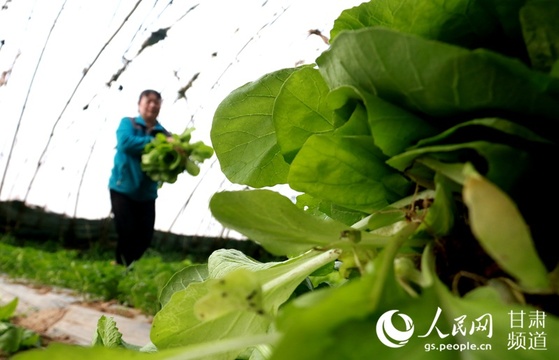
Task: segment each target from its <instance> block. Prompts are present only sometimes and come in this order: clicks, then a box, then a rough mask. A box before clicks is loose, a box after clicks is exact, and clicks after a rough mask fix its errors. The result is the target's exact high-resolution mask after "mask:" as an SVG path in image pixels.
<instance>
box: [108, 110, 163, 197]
mask: <svg viewBox="0 0 559 360" xmlns="http://www.w3.org/2000/svg"><path fill="white" fill-rule="evenodd" d="M160 132H162V133H165V134H167V135H170V133H169V132H168V131H167V130H165V128H164V127H163V126H161V124H159V122H157V123H156V125H155V127H154V128H153V130H152V131H151V132H149V133H148V131H147V128H146V123H145V121H144V119H142V117H141V116H137V117H135V118H131V117H125V118H122V120H120V125H119V126H118V129H117V130H116V141H117V142H116V154H115V157H114V165H113V169H112V172H111V177H110V179H109V189H111V190H114V191H117V192H119V193H122V194H125V195H128V196H129V197H130V198H132V199H134V200H137V201H149V200H155V199H156V198H157V190H158V187H159V183H158V182H156V181H153V180H151V178H149V177H148V176H147V175H146V173H144V172H143V171H142V164H141V162H142V152H143V150H144V147H145V146H146V144H147V143H149V142H150V141H152V139H153V137H154V136H155V135H156V134H157V133H160Z"/></svg>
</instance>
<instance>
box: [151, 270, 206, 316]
mask: <svg viewBox="0 0 559 360" xmlns="http://www.w3.org/2000/svg"><path fill="white" fill-rule="evenodd" d="M207 278H208V266H207V264H196V265H190V266H187V267H185V268H184V269H182V270H180V271H177V272H176V273H175V274H173V276H171V278H170V279H169V280H168V281H167V283H166V284H165V286H164V287H163V289H161V293H160V294H159V302H160V303H161V307H163V306H165V305H166V304H167V303H168V302H169V300H170V299H171V296H173V294H174V293H175V292H177V291H180V290H183V289H186V287H187V286H188V285H189V284H191V283H193V282H201V281H204V280H206V279H207Z"/></svg>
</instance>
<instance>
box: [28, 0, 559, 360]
mask: <svg viewBox="0 0 559 360" xmlns="http://www.w3.org/2000/svg"><path fill="white" fill-rule="evenodd" d="M556 19H559V2H558V1H556V0H450V1H449V0H423V1H412V0H373V1H369V2H365V3H363V4H361V5H359V6H356V7H354V8H351V9H348V10H345V11H343V12H342V13H341V14H340V16H339V17H338V19H337V20H336V21H335V23H334V27H333V29H332V31H331V33H330V37H331V40H330V47H329V49H328V50H327V51H325V52H324V53H322V54H321V55H320V56H319V57H318V58H317V59H316V64H313V65H305V66H300V67H295V68H287V69H281V70H278V71H274V72H272V73H269V74H266V75H264V76H263V77H261V78H259V79H257V80H255V81H254V82H250V83H247V84H245V85H243V86H241V87H239V88H238V89H236V90H234V91H233V92H232V93H230V94H229V95H228V96H227V97H226V98H225V99H224V100H223V101H222V102H221V103H220V105H219V107H218V108H217V110H216V112H215V115H214V121H213V126H212V130H211V138H212V144H213V146H214V149H215V153H216V155H217V158H218V160H219V162H220V165H221V168H222V171H223V173H224V174H225V175H226V176H227V178H228V179H229V180H230V181H231V182H233V183H237V184H242V185H246V186H247V187H248V189H247V190H243V191H223V192H219V193H216V194H214V195H213V197H212V198H211V201H210V209H211V211H212V214H213V216H214V217H215V218H216V219H217V220H219V221H220V222H221V223H222V224H224V225H225V226H227V227H229V228H231V229H233V230H236V231H238V232H240V233H242V234H244V235H245V236H246V237H247V238H249V239H250V240H252V241H255V242H258V243H259V244H261V245H262V246H263V247H264V248H265V249H266V250H267V251H269V252H270V253H271V254H274V255H276V256H278V257H279V259H278V261H277V262H259V261H257V260H255V259H251V258H249V257H247V256H246V255H244V254H243V253H242V252H240V251H237V250H232V249H221V250H217V251H215V252H214V253H213V254H212V255H211V256H210V257H209V259H208V263H207V264H202V265H194V266H190V267H187V268H185V269H183V270H182V271H180V272H178V273H176V274H175V275H174V276H173V278H171V280H170V281H169V283H168V284H167V286H166V287H165V288H164V289H163V291H162V293H161V296H160V302H161V304H162V308H161V310H160V311H159V312H158V313H157V314H156V316H155V317H154V320H153V327H152V331H151V343H150V344H147V345H146V346H145V347H143V348H140V351H143V352H154V354H151V355H153V356H154V357H156V358H160V359H170V358H178V357H182V358H188V359H251V360H256V359H271V360H284V359H298V360H302V359H309V360H315V359H344V360H345V359H356V360H357V359H358V360H362V359H371V358H380V359H384V360H386V359H402V358H413V359H415V358H429V359H439V360H442V359H456V358H461V359H462V358H463V359H504V358H506V359H527V358H535V357H537V358H542V359H548V358H549V359H553V358H555V357H556V356H557V354H558V353H559V343H557V342H556V341H552V339H554V338H555V337H556V336H557V334H559V318H558V315H559V310H558V308H557V304H558V303H559V302H558V301H557V294H558V288H559V286H558V285H559V281H558V274H559V270H557V265H558V252H557V250H556V247H555V246H554V244H553V243H554V241H555V239H554V237H555V236H556V235H555V233H554V232H553V230H552V229H553V227H552V226H553V224H554V221H555V216H556V215H555V211H554V207H555V204H557V203H558V202H557V201H558V200H559V199H558V195H557V193H558V192H557V191H556V189H555V177H554V175H553V174H554V165H553V163H554V159H553V156H554V155H555V154H556V153H557V151H556V150H557V140H558V139H557V138H558V136H557V132H556V130H555V129H556V125H557V122H558V121H559V62H558V54H559V26H558V23H557V21H556ZM285 184H287V185H288V186H289V187H290V188H291V189H293V190H295V191H296V192H298V193H299V194H300V195H299V196H297V199H296V202H294V201H292V200H291V199H290V198H288V197H287V196H284V195H282V194H281V193H280V192H276V191H274V190H273V187H274V186H276V185H285ZM264 188H268V189H264ZM270 188H271V189H270ZM395 312H400V314H398V315H400V316H399V318H398V317H396V316H393V317H390V318H389V319H388V320H387V315H390V316H391V315H394V314H395ZM381 320H382V321H381ZM112 332H113V333H114V329H113V331H112ZM546 340H550V341H546ZM106 350H108V349H105V350H103V351H106ZM431 350H437V351H431ZM100 351H101V350H99V353H100ZM53 353H54V351H53ZM75 354H76V355H78V353H77V352H76V353H75ZM115 354H116V353H115ZM127 354H128V353H124V352H122V353H118V356H119V358H120V359H121V360H123V359H124V358H125V355H127ZM103 355H104V356H105V357H106V356H109V353H108V352H106V353H105V352H104V353H103ZM131 356H132V355H131ZM29 358H31V357H29Z"/></svg>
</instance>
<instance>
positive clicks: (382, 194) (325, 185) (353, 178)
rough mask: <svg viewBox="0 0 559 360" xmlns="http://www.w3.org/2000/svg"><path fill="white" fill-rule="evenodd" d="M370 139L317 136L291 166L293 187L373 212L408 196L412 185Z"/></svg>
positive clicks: (308, 141) (307, 143) (311, 138)
mask: <svg viewBox="0 0 559 360" xmlns="http://www.w3.org/2000/svg"><path fill="white" fill-rule="evenodd" d="M384 161H385V157H384V155H383V154H382V153H380V151H379V150H378V148H376V146H375V144H374V142H373V139H372V138H371V137H370V136H336V135H332V134H329V135H314V136H312V137H310V138H309V139H308V140H307V142H306V143H305V146H303V148H302V149H301V150H300V151H299V153H298V154H297V157H296V158H295V159H294V161H293V163H292V164H291V169H290V171H289V176H288V182H289V185H290V186H291V188H293V189H294V190H297V191H301V192H305V193H308V194H310V195H312V196H314V197H317V198H321V199H326V200H329V201H332V202H333V203H336V204H338V205H340V206H343V207H347V208H349V209H355V210H360V211H366V212H370V211H373V210H378V209H381V208H383V207H385V206H387V205H388V204H390V203H391V202H393V201H395V200H397V199H399V198H401V197H402V196H405V195H406V194H407V192H408V191H409V189H410V186H409V182H408V180H407V179H405V178H404V177H403V176H402V175H401V174H399V173H398V172H396V171H394V170H393V169H391V168H390V167H389V166H387V165H386V164H385V163H384Z"/></svg>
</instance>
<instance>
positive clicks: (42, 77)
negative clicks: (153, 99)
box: [0, 0, 362, 236]
mask: <svg viewBox="0 0 559 360" xmlns="http://www.w3.org/2000/svg"><path fill="white" fill-rule="evenodd" d="M3 2H4V4H3V6H2V9H1V10H0V119H1V129H2V130H1V131H0V176H1V180H2V182H1V185H0V186H1V187H0V201H6V200H21V201H24V202H26V203H27V204H30V205H36V206H41V207H44V208H45V210H47V211H52V212H56V213H61V214H65V215H68V216H71V217H78V218H89V219H97V218H105V217H107V216H109V214H110V202H109V194H108V188H107V182H108V178H109V173H110V169H111V166H112V160H113V155H114V146H115V140H116V139H115V130H116V127H117V125H118V123H119V121H120V119H121V118H122V117H123V116H134V115H136V114H137V100H138V95H139V93H140V92H141V91H142V90H144V89H147V88H153V89H156V90H158V91H160V92H161V93H162V95H163V98H164V102H163V107H162V110H161V113H160V116H159V120H160V122H161V123H162V124H163V125H164V126H165V127H167V128H168V129H169V130H171V131H173V132H182V131H183V130H184V129H185V128H187V127H195V129H196V130H195V131H194V133H193V141H196V140H202V141H204V142H206V143H207V144H209V145H211V142H210V138H209V133H210V129H211V123H212V119H213V113H214V111H215V109H216V107H217V106H218V105H219V103H220V102H221V100H223V98H224V97H225V96H227V95H228V94H229V93H230V92H231V91H232V90H234V89H236V88H237V87H239V86H241V85H243V84H245V83H247V82H249V81H253V80H256V79H257V78H259V77H260V76H262V75H264V74H266V73H269V72H271V71H274V70H278V69H281V68H286V67H293V66H296V65H299V64H303V63H312V62H314V61H315V59H316V57H317V56H318V55H319V54H320V53H321V52H322V51H324V50H325V49H326V48H327V46H328V45H327V44H326V42H325V41H324V39H323V38H322V37H320V36H318V35H316V34H311V33H310V32H309V31H310V30H318V31H320V32H321V33H322V34H324V35H325V36H329V32H330V29H331V28H332V26H333V22H334V20H335V19H336V18H337V17H338V16H339V14H340V13H341V11H342V10H344V9H347V8H351V7H353V6H356V5H358V4H359V3H361V2H362V1H355V0H304V1H301V0H293V1H289V0H268V1H266V0H242V1H230V0H205V1H201V0H199V1H190V0H181V1H172V0H167V1H157V0H144V1H141V0H120V1H114V0H98V1H80V0H49V1H39V0H11V1H10V0H4V1H3ZM201 169H202V170H201V173H200V175H199V176H197V177H192V176H189V175H187V174H183V175H181V176H179V179H178V181H177V182H176V183H174V184H165V185H164V186H163V187H162V188H161V190H160V193H159V199H158V200H157V220H156V228H157V229H158V230H162V231H170V232H173V233H177V234H185V235H200V236H231V234H227V233H226V234H223V231H224V229H223V228H222V227H221V225H220V224H219V223H217V222H216V221H215V219H213V218H212V216H211V213H210V211H209V209H208V201H209V199H210V198H211V196H212V195H213V194H214V193H215V192H217V191H220V190H231V189H238V188H240V186H238V185H234V184H231V183H229V182H228V181H227V179H226V178H225V176H224V175H223V174H222V172H221V170H220V167H219V163H218V161H217V159H216V157H215V156H214V157H213V158H212V159H211V160H209V161H206V162H205V163H204V164H203V165H202V167H201ZM233 236H234V234H233Z"/></svg>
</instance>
